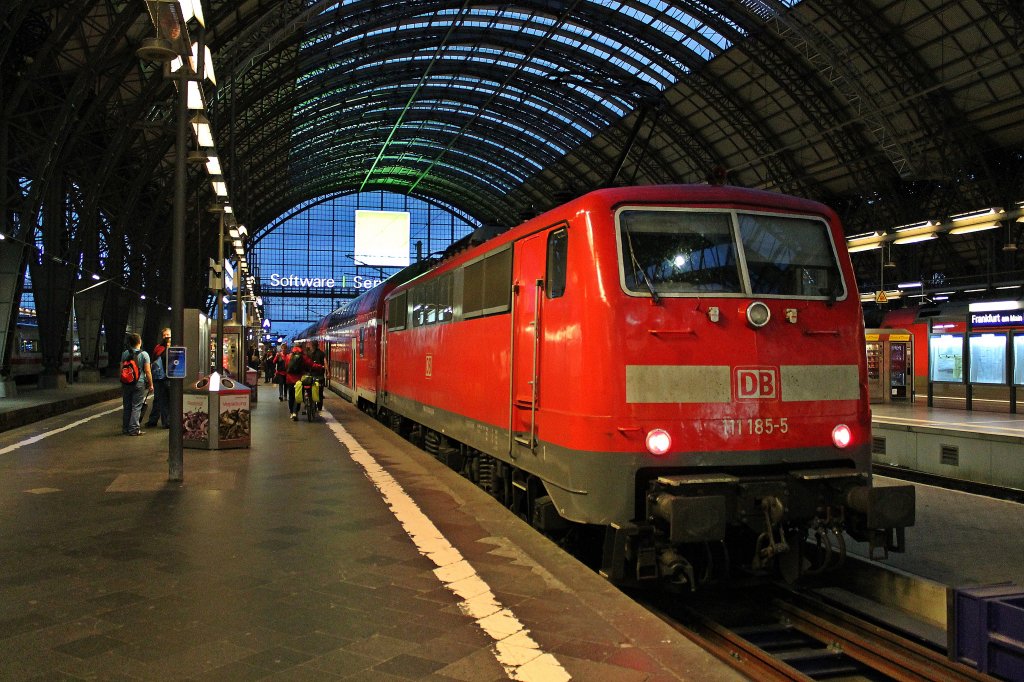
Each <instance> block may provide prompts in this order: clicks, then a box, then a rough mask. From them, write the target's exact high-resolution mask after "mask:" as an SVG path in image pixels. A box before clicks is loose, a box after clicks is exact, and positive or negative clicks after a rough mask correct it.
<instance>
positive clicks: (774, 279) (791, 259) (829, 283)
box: [739, 213, 845, 299]
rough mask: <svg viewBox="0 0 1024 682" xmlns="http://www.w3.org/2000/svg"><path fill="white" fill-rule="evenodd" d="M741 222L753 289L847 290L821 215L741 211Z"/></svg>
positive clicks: (837, 293) (815, 293) (822, 293)
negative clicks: (814, 217)
mask: <svg viewBox="0 0 1024 682" xmlns="http://www.w3.org/2000/svg"><path fill="white" fill-rule="evenodd" d="M739 226H740V239H741V240H742V242H743V256H744V258H745V259H746V262H747V272H748V274H749V276H750V289H751V291H752V292H753V293H754V294H774V295H777V296H804V297H812V298H817V297H828V298H833V299H834V298H840V297H842V295H843V294H844V293H845V292H844V288H843V281H842V277H841V276H840V274H839V265H838V263H837V262H836V256H835V252H834V251H833V249H832V242H831V240H830V239H829V235H828V227H827V226H826V225H825V223H823V222H822V221H820V220H810V219H807V218H793V217H782V216H772V215H765V214H756V213H741V214H740V215H739Z"/></svg>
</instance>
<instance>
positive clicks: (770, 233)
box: [618, 209, 844, 300]
mask: <svg viewBox="0 0 1024 682" xmlns="http://www.w3.org/2000/svg"><path fill="white" fill-rule="evenodd" d="M618 221H619V240H620V245H621V254H622V275H623V278H622V279H623V284H624V286H625V287H626V289H627V290H628V291H632V292H636V293H639V294H647V293H649V294H651V295H652V296H654V297H655V298H657V296H659V295H661V294H702V293H718V294H741V293H747V294H754V295H769V296H771V295H774V296H798V297H802V298H829V299H833V300H834V299H836V298H839V297H841V296H842V294H843V291H844V289H843V283H842V277H841V276H840V274H839V265H838V263H837V261H836V255H835V251H834V250H833V248H832V242H831V240H830V239H829V234H828V228H827V226H826V224H825V223H824V222H822V221H821V220H814V219H810V218H801V217H794V216H776V215H769V214H763V213H732V212H729V211H684V210H678V209H661V210H658V209H624V210H622V211H620V212H619V215H618ZM734 221H735V227H734ZM737 235H738V241H739V248H737ZM741 264H742V265H743V266H745V267H741ZM744 272H745V273H746V276H745V277H744Z"/></svg>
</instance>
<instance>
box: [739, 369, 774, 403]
mask: <svg viewBox="0 0 1024 682" xmlns="http://www.w3.org/2000/svg"><path fill="white" fill-rule="evenodd" d="M778 396H779V369H778V367H737V368H736V399H737V400H765V399H771V398H777V397H778Z"/></svg>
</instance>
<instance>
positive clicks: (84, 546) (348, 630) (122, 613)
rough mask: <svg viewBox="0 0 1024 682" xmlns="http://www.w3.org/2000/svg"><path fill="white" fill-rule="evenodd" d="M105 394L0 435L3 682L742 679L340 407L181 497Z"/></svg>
mask: <svg viewBox="0 0 1024 682" xmlns="http://www.w3.org/2000/svg"><path fill="white" fill-rule="evenodd" d="M108 388H109V387H106V386H102V385H99V386H96V394H95V397H96V399H97V402H95V404H92V405H90V406H88V407H78V408H76V409H75V410H73V411H71V412H67V413H65V414H62V415H61V416H55V417H48V418H45V419H42V420H40V421H36V422H34V423H32V424H29V425H25V426H19V427H16V428H12V429H9V430H7V431H4V432H2V433H0V514H2V516H0V556H2V557H3V558H4V561H3V563H2V564H0V679H4V680H31V679H47V680H49V679H61V680H76V679H103V680H111V679H117V680H168V679H190V680H218V681H224V680H257V679H259V680H263V679H267V680H334V679H350V680H374V681H381V682H386V681H388V680H437V681H445V680H464V681H473V682H477V681H481V680H482V681H490V680H504V679H516V680H528V681H536V682H541V681H543V682H548V681H557V680H568V679H576V680H588V681H598V682H600V681H602V680H608V681H613V680H614V681H615V682H623V681H625V682H630V681H638V682H639V681H642V680H646V681H648V682H667V681H670V680H710V681H718V680H722V681H725V680H737V679H742V678H741V677H740V676H739V675H738V674H737V673H736V672H734V671H732V670H731V669H730V668H727V667H726V666H725V665H724V664H723V663H721V662H719V661H718V660H716V659H714V658H713V657H711V656H710V655H709V654H708V653H706V652H705V651H703V650H701V649H699V648H697V647H696V646H695V645H694V644H692V643H691V642H690V641H689V640H687V639H686V638H684V637H683V636H682V635H680V634H678V633H676V632H675V631H674V630H672V629H671V628H670V627H669V626H667V625H666V624H664V623H663V622H661V621H660V620H658V619H657V618H656V617H655V616H653V615H651V614H650V613H648V612H647V611H645V610H644V609H642V608H641V607H640V606H638V605H636V604H635V603H634V602H633V601H631V600H630V599H629V598H628V597H626V596H625V595H623V594H622V593H621V592H619V591H618V590H617V589H615V588H614V587H612V586H611V585H609V584H608V583H607V582H605V581H604V580H603V579H602V578H600V577H599V576H597V575H596V574H594V573H592V572H590V571H589V570H587V569H586V568H585V567H584V566H582V565H581V564H579V563H578V562H577V561H576V560H575V559H573V558H571V557H569V556H568V555H566V554H565V553H564V552H562V551H561V550H559V549H558V548H557V547H555V546H554V545H553V544H552V543H550V542H549V541H548V540H546V539H545V538H543V537H542V536H540V535H538V534H537V533H535V532H533V531H532V530H531V529H529V528H528V527H527V526H526V525H525V524H523V523H521V522H520V521H518V520H517V519H515V518H513V517H512V516H511V515H510V514H509V513H508V512H507V511H505V510H504V509H503V508H501V507H500V506H499V505H498V504H497V503H496V502H494V501H493V500H492V499H491V498H490V497H489V496H488V495H486V494H485V493H483V492H482V491H480V490H479V489H478V488H476V487H475V486H474V485H472V484H471V483H469V482H468V481H466V480H465V479H463V478H461V477H460V476H458V475H457V474H456V473H454V472H452V471H450V470H449V469H447V468H446V467H444V466H443V465H441V464H440V463H438V462H436V461H434V460H433V459H432V458H430V457H429V456H426V455H425V454H424V453H423V452H422V451H420V450H418V449H416V448H415V447H413V446H412V445H411V444H409V443H407V442H405V441H403V440H401V439H400V438H398V437H397V436H396V435H395V434H393V433H392V432H390V431H389V430H387V429H385V428H384V427H383V426H381V425H379V424H377V423H376V422H374V421H372V420H370V419H368V418H367V417H365V415H362V414H361V413H359V412H357V411H356V410H355V409H354V408H353V407H352V406H351V405H350V404H348V403H347V402H345V401H343V400H342V399H341V398H339V397H337V396H334V395H329V396H328V397H327V399H326V403H325V408H326V409H325V413H324V416H325V421H324V422H317V423H308V422H304V421H299V422H293V421H291V420H290V419H289V418H288V414H287V409H286V407H285V406H284V405H283V404H282V403H280V402H278V401H277V399H276V391H277V387H276V386H273V385H261V386H260V387H259V388H258V390H259V391H260V395H259V400H258V403H257V404H256V406H255V408H254V409H253V411H252V424H253V427H252V430H253V440H252V447H251V448H249V449H237V450H212V451H210V450H193V449H186V450H185V456H184V481H183V482H182V483H180V484H175V483H169V482H168V481H167V480H166V478H167V463H166V460H167V434H168V431H166V430H163V429H152V430H147V431H146V433H145V434H144V435H143V436H142V437H139V438H129V437H125V436H122V435H121V401H120V398H117V399H115V400H109V399H106V398H105V397H104V396H105V395H106V394H104V393H103V391H105V390H107V389H108ZM115 388H117V387H115ZM77 390H84V389H77ZM35 397H36V398H37V399H38V400H39V401H41V402H46V401H48V400H49V396H43V395H41V394H36V396H35ZM21 399H22V400H30V399H32V395H31V392H28V391H26V392H25V395H24V396H23V398H21ZM10 405H11V404H10V403H7V404H5V401H3V400H0V412H2V411H3V410H4V409H5V408H8V407H9V406H10ZM21 407H23V406H19V408H18V409H21ZM11 409H13V408H11ZM36 413H37V414H43V413H44V410H41V409H40V410H37V412H36Z"/></svg>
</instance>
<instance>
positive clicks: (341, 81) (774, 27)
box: [0, 0, 1024, 281]
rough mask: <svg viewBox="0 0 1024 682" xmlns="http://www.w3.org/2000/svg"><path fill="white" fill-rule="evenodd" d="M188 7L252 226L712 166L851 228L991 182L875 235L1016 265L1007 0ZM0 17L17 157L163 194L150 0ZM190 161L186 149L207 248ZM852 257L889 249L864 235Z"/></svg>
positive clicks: (1017, 125)
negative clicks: (147, 42)
mask: <svg viewBox="0 0 1024 682" xmlns="http://www.w3.org/2000/svg"><path fill="white" fill-rule="evenodd" d="M203 7H204V9H205V25H206V28H205V30H202V31H201V30H200V29H199V27H198V24H196V23H195V21H194V20H193V21H192V22H191V23H189V24H188V27H189V29H190V34H191V36H192V38H193V39H196V38H198V37H200V35H201V34H202V37H203V39H204V41H205V42H206V43H207V44H208V45H209V47H210V48H211V52H212V54H213V59H214V63H215V66H216V79H217V84H216V86H212V84H209V83H208V84H207V87H206V89H205V90H204V92H205V94H206V96H207V100H208V106H207V111H208V112H209V117H210V120H211V122H212V125H213V129H214V134H215V137H216V140H217V148H218V156H219V158H220V162H221V167H222V169H223V173H224V177H225V178H226V179H227V182H228V185H229V188H230V194H231V200H232V203H233V206H234V209H235V212H236V215H237V216H238V219H239V220H241V221H243V222H245V223H246V224H247V225H249V226H250V227H251V228H253V229H252V230H251V232H252V233H253V235H254V237H255V238H258V236H259V230H260V229H261V228H265V227H266V226H268V225H271V224H272V223H273V221H274V219H275V218H276V217H278V216H279V215H281V214H283V213H285V212H287V211H289V210H290V209H292V208H294V207H295V206H298V205H300V204H302V203H303V202H308V201H310V200H313V199H315V198H317V197H321V196H325V195H331V194H344V193H349V192H355V191H359V190H371V189H373V190H381V189H383V190H389V191H393V192H397V193H403V194H409V195H413V196H416V197H419V198H422V199H426V200H428V201H431V202H435V203H438V204H441V205H445V206H449V207H452V208H453V209H455V210H457V211H459V212H462V213H464V214H468V215H471V216H474V217H475V218H477V219H479V220H481V221H482V222H484V223H487V224H497V225H512V224H515V223H517V222H519V221H520V220H521V219H523V218H525V217H529V216H531V215H534V214H536V213H539V212H541V211H543V210H546V209H548V208H550V207H552V206H554V205H556V204H558V203H561V202H562V201H564V200H566V199H568V198H571V197H573V196H576V195H579V194H581V193H583V192H585V191H587V190H589V189H592V188H595V187H599V186H607V185H624V184H652V183H680V182H684V183H685V182H705V181H708V180H711V181H725V182H729V183H731V184H737V185H742V186H747V187H757V188H763V189H770V190H778V191H784V192H788V193H792V194H796V195H800V196H805V197H809V198H813V199H816V200H819V201H823V202H824V203H827V204H830V205H832V206H833V207H835V208H836V209H837V210H838V211H839V213H840V215H841V216H842V218H843V219H844V222H845V225H846V230H847V233H848V234H851V235H852V234H858V233H863V232H869V231H876V230H878V231H885V230H890V231H891V230H892V229H893V228H895V227H896V226H900V225H906V224H912V223H917V222H920V221H926V220H933V221H943V220H948V218H949V217H950V216H952V215H955V214H958V213H963V212H968V211H974V210H978V209H984V208H989V207H1002V208H1005V209H1006V210H1007V211H1008V213H1007V214H1006V216H1008V218H1007V219H1005V220H1004V221H1003V222H1002V224H1001V229H999V230H994V231H989V232H980V233H972V234H969V235H964V236H953V235H950V234H949V233H948V232H943V233H942V234H941V235H940V238H938V239H935V240H932V241H931V242H928V243H924V244H918V245H913V247H910V248H908V247H892V246H888V249H889V251H890V253H889V255H888V256H886V255H884V253H885V251H886V249H883V256H882V259H885V258H889V259H890V260H894V261H895V262H897V264H898V270H897V271H896V272H895V273H892V274H889V275H886V277H887V278H896V279H903V278H920V277H927V276H932V274H933V273H936V274H938V273H941V275H942V277H944V278H949V280H950V281H956V280H957V279H958V278H965V280H966V279H970V278H976V277H978V276H980V275H986V276H988V277H989V279H993V278H994V279H1000V278H1014V277H1016V279H1018V280H1019V279H1020V277H1021V275H1020V267H1021V258H1022V256H1021V254H1020V252H1017V253H1014V252H1010V251H1006V252H1003V251H1002V250H1001V247H1002V245H1003V244H1004V243H1006V242H1007V241H1008V240H1016V241H1019V240H1020V231H1021V229H1020V228H1021V227H1022V224H1021V223H1016V222H1015V221H1014V217H1015V216H1016V215H1018V214H1019V211H1020V209H1021V208H1022V205H1021V203H1020V202H1024V123H1022V121H1024V116H1022V115H1021V111H1022V110H1024V57H1022V54H1024V51H1022V40H1024V38H1022V36H1024V8H1022V6H1021V5H1020V3H1018V2H1014V1H1012V0H965V1H960V0H955V1H954V0H949V1H947V0H899V1H896V0H870V1H866V2H855V3H851V2H846V1H845V0H804V1H800V2H798V1H796V0H686V1H676V2H665V1H662V0H566V1H559V2H556V1H553V0H534V1H529V2H516V3H507V2H500V3H499V2H473V1H471V0H459V1H447V2H443V1H442V2H437V1H427V0H418V1H415V2H411V1H409V0H347V1H340V2H328V1H316V0H212V1H211V0H203ZM2 18H3V25H2V31H3V32H2V33H0V55H2V57H3V74H4V82H3V94H4V105H3V106H4V112H3V115H4V117H5V119H4V120H5V124H6V126H8V127H9V129H10V130H11V131H12V133H13V134H12V135H11V136H10V142H9V148H8V150H7V152H6V153H7V154H8V163H9V166H10V167H12V168H13V169H15V171H16V172H17V173H24V174H25V175H28V176H30V177H32V176H35V175H38V174H45V173H47V172H52V171H53V169H54V168H56V167H58V165H59V168H60V169H61V171H63V172H64V173H66V174H70V175H72V176H75V177H78V178H81V182H82V183H83V185H89V186H90V187H92V188H93V190H94V193H98V195H99V198H98V199H97V201H99V203H100V204H102V205H103V206H108V207H109V209H108V210H109V211H110V213H111V214H112V215H114V216H116V215H118V214H119V213H122V214H123V213H124V212H126V211H134V212H135V213H137V214H145V215H148V216H152V215H158V214H159V215H169V202H170V200H171V197H172V191H171V188H172V187H173V177H174V153H173V129H174V121H175V113H174V111H175V110H174V98H175V96H174V93H175V90H174V88H173V87H172V86H171V85H170V81H169V80H168V79H166V78H165V75H164V73H163V72H162V68H161V67H159V66H156V65H154V64H152V63H149V62H146V61H143V60H140V59H139V58H138V57H137V56H136V54H135V51H136V48H137V47H138V46H139V44H140V43H141V42H142V41H143V39H145V38H146V37H148V36H152V35H153V33H154V24H153V21H152V17H151V15H150V14H149V13H148V12H147V3H146V2H143V0H130V1H129V0H120V1H118V0H72V1H70V2H54V1H51V0H31V1H29V0H16V1H14V2H10V3H7V4H6V5H5V9H4V10H3V11H2ZM54 150H56V153H55V152H54ZM19 169H20V170H19ZM203 180H205V176H204V171H203V170H202V169H201V168H195V167H193V168H192V169H191V170H190V175H189V182H190V188H191V189H190V201H189V204H190V211H192V212H193V214H194V216H193V217H196V219H194V220H192V221H191V222H193V223H195V224H196V225H198V226H199V227H196V228H193V229H196V230H197V233H196V234H195V235H194V236H195V237H196V238H197V239H198V240H199V242H200V243H201V244H202V247H203V248H201V249H200V252H202V255H204V256H205V255H208V254H207V253H206V252H209V253H212V252H213V251H215V248H214V247H213V244H214V242H215V235H214V236H211V235H210V234H209V232H210V231H209V230H207V229H204V228H202V227H201V226H202V224H203V222H204V221H208V220H209V217H208V216H204V211H203V210H202V207H203V206H204V205H205V204H208V203H209V202H211V201H212V200H213V198H212V196H207V195H208V194H209V191H210V190H209V188H208V184H209V183H206V182H203ZM126 188H127V191H128V192H129V197H130V200H128V201H126V200H125V199H124V193H125V191H126ZM123 220H124V221H125V222H133V223H138V224H143V225H149V226H150V228H149V229H155V226H156V225H157V223H158V222H159V221H156V220H148V221H146V220H142V221H138V220H135V219H133V218H129V217H127V216H126V215H125V216H124V217H123ZM140 229H141V228H140ZM893 251H895V252H896V256H893V254H892V252H893ZM855 263H856V264H857V266H858V270H859V274H860V275H861V277H863V278H865V279H867V280H869V281H870V279H871V278H872V277H877V273H879V272H880V264H881V260H880V258H879V257H878V255H877V252H876V253H867V254H866V255H865V254H859V255H856V256H855ZM1014 273H1016V275H1015V274H1014ZM890 281H891V280H890Z"/></svg>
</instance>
